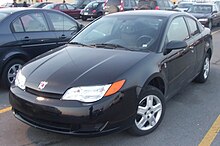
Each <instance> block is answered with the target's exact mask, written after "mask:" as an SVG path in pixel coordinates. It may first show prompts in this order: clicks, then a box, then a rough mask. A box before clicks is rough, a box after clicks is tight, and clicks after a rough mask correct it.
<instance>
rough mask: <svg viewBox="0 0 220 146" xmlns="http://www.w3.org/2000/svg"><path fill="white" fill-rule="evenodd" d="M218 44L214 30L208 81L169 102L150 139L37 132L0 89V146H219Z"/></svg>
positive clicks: (219, 67)
mask: <svg viewBox="0 0 220 146" xmlns="http://www.w3.org/2000/svg"><path fill="white" fill-rule="evenodd" d="M89 22H90V21H87V22H83V23H85V24H87V23H89ZM219 40H220V31H219V30H218V29H214V30H213V43H214V51H213V52H214V53H213V58H212V60H211V73H210V76H209V79H208V81H207V82H206V83H205V84H196V83H191V84H190V85H189V86H187V87H185V88H184V89H183V90H182V91H181V92H180V93H179V94H178V95H176V96H175V97H173V98H172V99H171V100H169V101H168V103H167V109H166V114H165V117H164V119H163V121H162V123H161V125H160V126H159V128H158V129H157V130H156V131H154V132H153V133H151V134H150V135H147V136H142V137H133V136H130V135H129V134H127V133H126V132H121V133H116V134H111V135H107V136H102V137H96V138H81V137H75V136H71V135H61V134H55V133H51V132H46V131H42V130H38V129H35V128H32V127H30V126H27V125H25V124H23V123H21V122H20V121H18V120H17V119H15V118H14V116H13V114H12V112H11V111H10V105H9V102H8V91H7V90H3V89H0V109H1V110H0V128H1V131H0V141H1V144H0V145H3V146H4V145H10V146H13V145H18V146H26V145H80V146H82V145H90V146H91V145H126V146H127V145H131V146H133V145H143V146H146V145H150V146H196V145H200V146H208V145H210V144H212V146H219V145H220V133H219V131H220V118H219V117H220V106H219V103H220V98H219V97H220V90H219V86H220V76H219V74H220V50H219V49H220V47H219V46H220V42H219ZM128 108H129V107H128Z"/></svg>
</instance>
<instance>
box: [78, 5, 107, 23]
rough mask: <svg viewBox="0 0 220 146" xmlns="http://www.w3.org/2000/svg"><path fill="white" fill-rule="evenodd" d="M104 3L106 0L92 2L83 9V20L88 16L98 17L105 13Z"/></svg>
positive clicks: (81, 13)
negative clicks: (103, 0)
mask: <svg viewBox="0 0 220 146" xmlns="http://www.w3.org/2000/svg"><path fill="white" fill-rule="evenodd" d="M104 4H105V2H97V1H92V2H90V3H89V4H88V5H87V6H86V7H85V8H84V9H82V10H81V12H80V15H81V18H82V20H83V21H86V20H87V19H88V18H97V17H100V16H102V15H103V14H104V9H103V8H104Z"/></svg>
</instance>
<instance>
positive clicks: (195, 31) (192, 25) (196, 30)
mask: <svg viewBox="0 0 220 146" xmlns="http://www.w3.org/2000/svg"><path fill="white" fill-rule="evenodd" d="M186 21H187V22H188V25H189V29H190V34H191V35H192V36H194V35H196V34H198V33H199V28H198V26H197V23H196V21H195V20H193V19H192V18H189V17H187V18H186Z"/></svg>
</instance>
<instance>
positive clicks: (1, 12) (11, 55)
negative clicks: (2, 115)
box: [0, 8, 81, 87]
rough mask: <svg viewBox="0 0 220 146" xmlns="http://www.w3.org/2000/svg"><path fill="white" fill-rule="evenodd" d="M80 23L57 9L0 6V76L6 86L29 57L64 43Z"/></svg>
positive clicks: (78, 27)
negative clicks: (1, 7)
mask: <svg viewBox="0 0 220 146" xmlns="http://www.w3.org/2000/svg"><path fill="white" fill-rule="evenodd" d="M80 27H81V25H80V24H79V23H78V22H77V21H76V20H75V19H73V18H72V17H70V16H68V15H66V14H63V13H61V12H58V11H53V10H45V9H35V8H34V9H33V8H3V9H0V37H1V39H0V60H1V61H0V78H1V83H2V84H3V86H5V87H9V86H10V84H11V83H13V82H14V80H15V76H16V73H17V71H18V69H20V68H21V66H22V65H23V64H24V63H25V62H27V61H28V60H30V59H32V58H33V57H36V56H37V55H39V54H41V53H44V52H46V51H48V50H51V49H53V48H55V47H58V46H61V45H63V44H65V43H67V42H68V41H69V40H70V38H71V37H72V36H73V35H74V34H75V33H76V32H78V31H79V30H80Z"/></svg>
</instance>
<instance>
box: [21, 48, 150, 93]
mask: <svg viewBox="0 0 220 146" xmlns="http://www.w3.org/2000/svg"><path fill="white" fill-rule="evenodd" d="M148 54H149V53H146V52H135V51H125V50H112V49H103V48H88V47H76V46H72V45H67V46H66V47H64V48H63V49H60V50H57V51H55V52H53V53H47V55H43V56H41V57H39V58H38V59H36V60H34V61H32V62H30V63H28V64H27V65H25V66H24V67H23V69H22V73H23V74H24V76H25V77H26V83H25V85H26V87H28V88H31V89H34V90H38V91H42V92H50V93H57V94H63V93H64V92H65V91H66V90H67V89H68V88H71V87H78V86H92V85H104V84H109V83H112V82H114V81H115V80H117V78H118V77H119V76H120V75H121V74H123V73H124V72H125V71H127V70H128V69H129V68H131V67H132V66H133V65H135V64H136V63H137V62H139V61H140V60H141V59H143V58H144V57H145V56H147V55H148ZM43 81H45V82H47V85H46V86H45V87H44V88H43V89H39V88H38V87H39V85H40V83H41V82H43Z"/></svg>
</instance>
